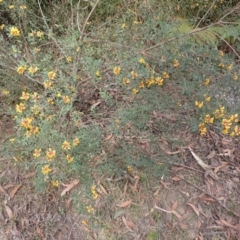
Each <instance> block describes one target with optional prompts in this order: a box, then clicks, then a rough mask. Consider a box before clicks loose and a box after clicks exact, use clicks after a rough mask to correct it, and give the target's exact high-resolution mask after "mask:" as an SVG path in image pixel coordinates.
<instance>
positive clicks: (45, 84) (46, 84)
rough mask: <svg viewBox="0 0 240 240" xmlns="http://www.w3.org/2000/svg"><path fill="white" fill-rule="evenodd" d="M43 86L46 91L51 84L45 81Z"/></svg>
mask: <svg viewBox="0 0 240 240" xmlns="http://www.w3.org/2000/svg"><path fill="white" fill-rule="evenodd" d="M43 86H44V87H45V88H46V89H48V88H51V87H52V83H51V82H50V81H45V82H44V83H43Z"/></svg>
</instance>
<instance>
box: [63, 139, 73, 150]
mask: <svg viewBox="0 0 240 240" xmlns="http://www.w3.org/2000/svg"><path fill="white" fill-rule="evenodd" d="M62 149H64V150H69V149H71V145H70V143H69V142H67V141H64V142H63V144H62Z"/></svg>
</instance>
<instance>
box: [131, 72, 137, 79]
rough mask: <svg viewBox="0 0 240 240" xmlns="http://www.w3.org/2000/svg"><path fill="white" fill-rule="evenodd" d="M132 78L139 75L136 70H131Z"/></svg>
mask: <svg viewBox="0 0 240 240" xmlns="http://www.w3.org/2000/svg"><path fill="white" fill-rule="evenodd" d="M131 75H132V79H134V78H136V77H138V74H137V73H136V72H134V71H131Z"/></svg>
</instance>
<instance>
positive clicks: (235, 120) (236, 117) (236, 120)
mask: <svg viewBox="0 0 240 240" xmlns="http://www.w3.org/2000/svg"><path fill="white" fill-rule="evenodd" d="M230 120H231V121H232V122H235V123H237V122H238V114H237V113H236V114H234V115H231V116H230Z"/></svg>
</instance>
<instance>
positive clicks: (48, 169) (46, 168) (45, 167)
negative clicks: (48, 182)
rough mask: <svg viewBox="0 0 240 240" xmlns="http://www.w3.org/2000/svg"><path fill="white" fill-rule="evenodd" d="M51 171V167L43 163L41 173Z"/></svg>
mask: <svg viewBox="0 0 240 240" xmlns="http://www.w3.org/2000/svg"><path fill="white" fill-rule="evenodd" d="M51 171H52V169H51V168H49V165H45V166H43V167H42V174H43V175H46V174H48V173H50V172H51Z"/></svg>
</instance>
